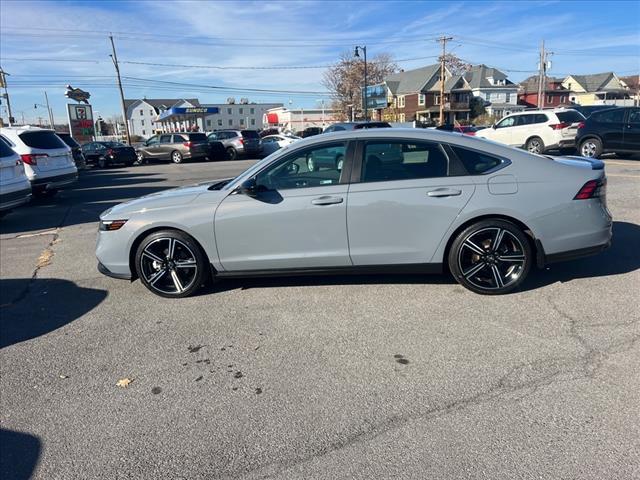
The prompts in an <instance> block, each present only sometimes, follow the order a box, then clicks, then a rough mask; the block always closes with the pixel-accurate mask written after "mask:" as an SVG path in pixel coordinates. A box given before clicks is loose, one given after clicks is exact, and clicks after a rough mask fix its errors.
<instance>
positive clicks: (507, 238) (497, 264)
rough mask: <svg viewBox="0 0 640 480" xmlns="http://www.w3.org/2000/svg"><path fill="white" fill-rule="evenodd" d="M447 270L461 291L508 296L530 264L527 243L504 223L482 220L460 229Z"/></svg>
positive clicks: (521, 235)
mask: <svg viewBox="0 0 640 480" xmlns="http://www.w3.org/2000/svg"><path fill="white" fill-rule="evenodd" d="M448 262H449V269H450V271H451V273H452V274H453V276H454V278H455V279H456V281H457V282H458V283H460V284H461V285H462V286H463V287H465V288H467V289H469V290H471V291H472V292H476V293H480V294H484V295H500V294H504V293H508V292H510V291H512V290H514V289H516V288H517V287H518V286H520V285H521V284H522V282H523V281H524V280H525V278H526V276H527V274H528V273H529V270H530V269H531V265H532V262H533V253H532V249H531V245H530V243H529V239H528V238H527V236H526V235H525V233H524V232H523V231H522V230H521V229H520V228H519V227H518V226H516V225H514V224H513V223H511V222H507V221H504V220H498V219H495V220H483V221H480V222H478V223H475V224H473V225H471V226H469V227H467V228H466V229H464V230H463V231H462V232H461V233H460V234H459V235H458V236H457V237H456V239H455V240H454V241H453V244H452V245H451V249H450V250H449V258H448Z"/></svg>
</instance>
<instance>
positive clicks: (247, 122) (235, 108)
mask: <svg viewBox="0 0 640 480" xmlns="http://www.w3.org/2000/svg"><path fill="white" fill-rule="evenodd" d="M202 106H203V107H217V108H218V109H219V111H220V113H218V114H215V115H209V116H207V117H206V118H205V119H204V125H202V126H201V127H202V129H203V130H204V131H207V132H212V131H216V130H223V129H229V128H234V129H240V130H241V129H249V130H262V129H263V128H264V127H265V126H266V123H265V121H264V120H265V114H266V113H267V112H268V111H269V110H271V109H274V108H279V107H282V103H249V102H248V101H247V102H244V101H241V103H235V102H234V103H207V104H202Z"/></svg>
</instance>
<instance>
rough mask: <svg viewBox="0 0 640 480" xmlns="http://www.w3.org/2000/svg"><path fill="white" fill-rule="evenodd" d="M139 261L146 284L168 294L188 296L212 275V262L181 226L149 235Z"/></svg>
mask: <svg viewBox="0 0 640 480" xmlns="http://www.w3.org/2000/svg"><path fill="white" fill-rule="evenodd" d="M135 262H136V265H135V266H136V271H137V274H138V277H139V278H140V280H141V281H142V283H143V284H144V286H145V287H147V288H148V289H149V290H150V291H151V292H153V293H155V294H156V295H159V296H161V297H166V298H182V297H188V296H189V295H192V294H193V293H194V292H195V291H196V290H198V289H199V288H200V287H201V286H202V285H203V284H204V283H205V282H206V281H207V280H208V279H209V276H210V273H209V262H208V261H207V257H206V255H205V254H204V252H203V251H202V249H201V248H200V246H199V245H198V244H197V243H196V241H195V240H193V238H191V237H190V236H189V235H187V234H186V233H184V232H180V231H177V230H161V231H159V232H156V233H152V234H151V235H149V236H148V237H147V238H145V239H144V240H143V241H142V243H141V244H140V246H139V247H138V249H137V251H136V257H135Z"/></svg>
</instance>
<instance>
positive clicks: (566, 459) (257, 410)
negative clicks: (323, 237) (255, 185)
mask: <svg viewBox="0 0 640 480" xmlns="http://www.w3.org/2000/svg"><path fill="white" fill-rule="evenodd" d="M606 162H607V172H608V178H609V183H608V204H609V208H610V209H611V211H612V213H613V215H614V218H615V224H614V241H613V246H612V247H611V248H610V249H609V250H608V251H606V252H605V253H603V254H601V255H599V256H597V257H592V258H588V259H584V260H578V261H573V262H569V263H565V264H557V265H554V266H553V267H552V268H549V269H546V270H543V271H537V272H535V273H534V274H533V276H532V277H531V278H530V280H529V282H528V283H527V284H526V287H525V289H524V290H523V291H520V292H518V293H514V294H510V295H507V296H502V297H484V296H479V295H476V294H473V293H471V292H469V291H467V290H465V289H463V288H462V287H460V286H458V285H457V284H456V283H454V282H453V280H451V279H450V278H449V277H446V276H434V277H421V276H378V277H375V276H372V277H364V276H363V277H360V276H358V277H353V276H349V277H337V276H336V277H319V278H296V279H261V280H234V281H227V282H224V283H220V284H218V285H217V286H215V287H210V288H209V289H208V290H206V291H204V292H203V293H202V294H201V295H198V296H196V297H193V298H188V299H184V300H166V299H161V298H159V297H156V296H153V295H152V294H151V293H149V292H147V291H146V289H145V288H144V287H143V286H142V285H141V284H140V282H135V283H133V284H131V283H129V282H127V281H118V280H114V279H110V278H106V277H104V276H102V275H100V274H99V273H98V272H97V271H96V260H95V257H94V244H95V234H96V229H97V223H96V221H97V216H98V214H99V213H100V212H101V211H103V210H104V209H106V208H108V207H109V206H111V205H113V204H115V203H118V202H120V201H123V200H126V199H129V198H132V197H136V196H140V195H144V194H147V193H151V192H154V191H159V190H162V189H166V188H170V187H175V186H179V185H186V184H190V183H196V182H199V181H204V180H207V179H212V178H224V177H228V176H231V175H234V174H236V173H239V172H240V171H241V170H243V169H244V168H246V167H247V166H248V165H250V164H251V163H252V161H249V160H245V161H235V162H221V163H189V164H183V165H160V164H156V165H146V166H140V167H132V168H129V169H116V168H114V169H108V170H88V171H84V172H82V175H81V179H80V182H79V183H78V185H77V186H76V187H75V188H74V189H72V190H68V191H64V192H62V193H61V194H60V195H59V196H58V197H57V198H55V199H47V200H40V201H37V202H34V204H33V205H31V206H30V207H28V208H23V209H20V210H18V211H16V212H13V213H12V214H10V215H8V216H7V217H5V218H4V219H3V220H2V221H1V222H0V233H1V236H0V255H1V260H2V261H1V262H0V277H1V280H0V282H1V285H2V288H1V289H0V317H1V320H0V321H1V323H0V325H1V327H2V328H1V336H0V369H1V370H0V371H1V379H0V401H1V405H0V406H1V408H0V421H1V424H0V427H1V430H0V435H1V438H0V445H1V447H0V448H1V449H2V455H1V466H0V476H2V478H28V476H29V474H30V473H31V472H32V471H33V476H34V477H35V478H39V479H53V478H64V479H67V478H109V479H113V478H139V477H146V478H188V479H194V478H207V479H212V478H247V479H257V478H278V479H291V478H296V479H297V478H300V479H310V478H313V479H322V478H327V479H336V478H362V479H371V478H385V479H386V478H523V479H524V478H572V479H584V478H593V479H602V478H638V477H640V415H639V414H638V413H639V412H640V377H639V376H638V371H639V369H640V353H639V351H638V346H639V345H640V342H639V341H638V340H640V325H639V321H640V307H639V305H640V255H638V246H639V245H640V160H623V159H614V158H611V159H607V160H606ZM121 379H130V380H132V381H131V383H130V384H129V385H128V386H127V387H126V388H121V387H118V386H117V385H116V383H117V382H118V381H119V380H121Z"/></svg>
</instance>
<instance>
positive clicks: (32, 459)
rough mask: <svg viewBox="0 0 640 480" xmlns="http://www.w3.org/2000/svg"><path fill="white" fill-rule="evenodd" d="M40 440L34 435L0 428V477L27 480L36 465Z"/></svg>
mask: <svg viewBox="0 0 640 480" xmlns="http://www.w3.org/2000/svg"><path fill="white" fill-rule="evenodd" d="M41 451H42V442H41V441H40V439H39V438H38V437H36V436H34V435H30V434H28V433H23V432H15V431H13V430H7V429H5V428H0V478H3V479H4V480H27V479H29V478H32V475H33V472H34V471H35V468H36V466H37V465H38V460H39V458H40V452H41Z"/></svg>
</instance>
